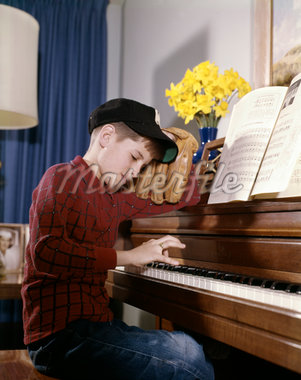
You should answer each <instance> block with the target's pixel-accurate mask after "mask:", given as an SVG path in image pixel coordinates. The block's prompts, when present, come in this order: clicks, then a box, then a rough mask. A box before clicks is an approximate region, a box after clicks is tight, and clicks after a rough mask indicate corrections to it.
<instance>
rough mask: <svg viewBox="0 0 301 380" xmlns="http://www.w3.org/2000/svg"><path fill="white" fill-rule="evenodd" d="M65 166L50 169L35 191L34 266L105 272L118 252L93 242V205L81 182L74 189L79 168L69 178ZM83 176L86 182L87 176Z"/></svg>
mask: <svg viewBox="0 0 301 380" xmlns="http://www.w3.org/2000/svg"><path fill="white" fill-rule="evenodd" d="M67 168H68V167H67ZM65 169H66V168H65V167H62V166H58V167H53V168H51V169H49V170H48V171H47V172H46V174H45V175H44V177H43V178H42V180H41V183H40V184H39V186H38V188H37V189H36V190H35V191H34V193H33V204H32V207H31V210H30V216H31V239H30V245H31V256H32V262H33V265H34V266H35V268H36V270H38V271H40V272H46V273H50V274H51V273H52V274H63V273H65V274H66V273H69V274H70V273H72V274H73V275H76V276H84V275H85V274H87V273H89V272H90V273H91V272H94V273H95V272H105V271H106V270H107V269H110V268H114V267H115V266H116V261H117V258H116V251H115V250H114V249H113V248H110V247H100V246H98V245H97V244H95V242H94V241H93V239H92V236H93V234H92V233H91V229H93V225H89V213H90V207H92V205H91V204H90V202H89V199H85V198H84V197H81V194H80V184H77V188H76V191H74V186H75V181H77V178H78V176H77V175H76V171H74V172H73V173H72V175H69V176H68V180H67V181H66V170H65ZM80 178H81V181H83V176H80ZM83 199H84V200H83ZM79 205H80V206H79ZM89 236H91V237H90V238H89Z"/></svg>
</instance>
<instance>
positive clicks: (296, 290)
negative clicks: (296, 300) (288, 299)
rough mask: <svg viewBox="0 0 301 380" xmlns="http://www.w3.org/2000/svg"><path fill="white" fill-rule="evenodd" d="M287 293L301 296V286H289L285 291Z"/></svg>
mask: <svg viewBox="0 0 301 380" xmlns="http://www.w3.org/2000/svg"><path fill="white" fill-rule="evenodd" d="M285 290H286V291H287V292H289V293H296V294H301V285H299V284H289V285H288V287H287V288H286V289H285Z"/></svg>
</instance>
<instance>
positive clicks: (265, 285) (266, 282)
mask: <svg viewBox="0 0 301 380" xmlns="http://www.w3.org/2000/svg"><path fill="white" fill-rule="evenodd" d="M273 283H274V280H264V281H263V283H262V284H261V287H262V288H270V287H271V286H272V285H273Z"/></svg>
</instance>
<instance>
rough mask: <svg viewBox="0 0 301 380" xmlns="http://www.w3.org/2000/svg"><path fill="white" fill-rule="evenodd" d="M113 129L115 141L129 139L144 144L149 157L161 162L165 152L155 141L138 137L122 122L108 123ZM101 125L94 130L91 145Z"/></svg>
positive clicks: (137, 134)
mask: <svg viewBox="0 0 301 380" xmlns="http://www.w3.org/2000/svg"><path fill="white" fill-rule="evenodd" d="M110 124H112V125H113V126H114V127H115V131H116V134H117V141H123V140H125V139H131V140H133V141H138V142H139V141H141V142H145V143H146V145H145V147H146V149H147V150H148V151H149V153H150V154H151V156H152V157H153V158H154V159H155V160H161V159H162V158H163V156H164V153H165V150H164V149H163V148H162V145H161V144H160V143H159V142H157V141H156V140H155V139H151V138H150V137H146V136H142V135H139V133H136V132H135V131H133V130H132V129H131V128H129V127H128V126H127V125H126V124H125V123H124V122H122V121H119V122H114V123H110ZM102 127H103V125H101V126H99V127H97V128H95V129H94V130H93V132H92V135H91V144H92V143H93V141H94V139H95V138H96V136H97V135H98V133H99V131H100V130H101V128H102Z"/></svg>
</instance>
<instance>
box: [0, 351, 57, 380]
mask: <svg viewBox="0 0 301 380" xmlns="http://www.w3.org/2000/svg"><path fill="white" fill-rule="evenodd" d="M0 374H1V375H0V377H1V379H5V380H28V379H34V380H55V379H54V377H48V376H45V375H42V374H41V373H39V372H38V371H37V370H36V369H35V368H34V365H33V364H32V362H31V360H30V357H29V355H28V352H27V350H8V351H7V350H0Z"/></svg>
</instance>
